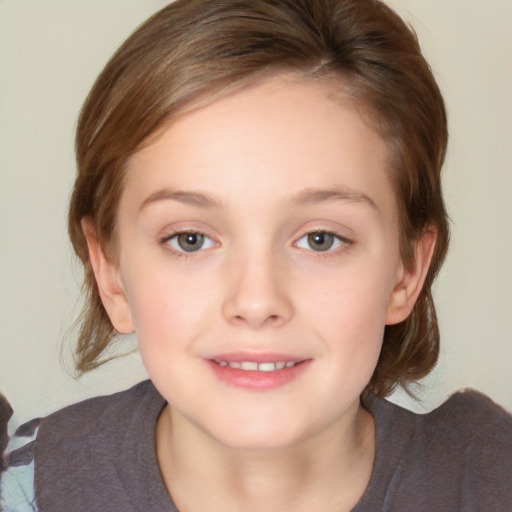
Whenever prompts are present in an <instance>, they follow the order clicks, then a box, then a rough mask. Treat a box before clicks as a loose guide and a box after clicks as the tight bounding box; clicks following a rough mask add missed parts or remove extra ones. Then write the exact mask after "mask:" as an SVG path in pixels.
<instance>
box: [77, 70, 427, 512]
mask: <svg viewBox="0 0 512 512" xmlns="http://www.w3.org/2000/svg"><path fill="white" fill-rule="evenodd" d="M387 162H388V150H387V147H386V144H385V143H384V141H383V140H382V139H381V138H380V137H379V136H378V135H377V134H376V133H375V132H374V131H373V130H372V129H371V127H369V126H368V125H367V124H366V123H365V121H364V120H363V118H362V117H361V115H360V114H359V112H358V110H357V109H356V108H354V107H353V106H351V105H350V104H349V103H348V102H346V101H345V102H344V101H342V100H340V99H339V98H335V94H334V92H333V90H332V87H331V88H329V87H328V86H327V85H325V84H321V83H318V82H312V81H306V80H304V79H299V78H297V77H293V76H289V75H279V76H275V77H273V78H269V79H267V80H265V81H263V82H260V83H257V84H253V85H252V86H250V87H246V88H244V89H243V90H241V91H238V92H235V93H231V94H229V95H227V96H225V97H222V98H220V99H217V100H215V101H214V102H213V103H211V104H209V105H207V106H202V107H201V108H198V109H196V110H193V111H191V112H189V113H187V114H186V115H184V116H183V117H181V118H180V119H179V120H177V121H176V122H174V123H173V124H172V125H171V126H170V127H168V128H167V129H165V130H164V131H163V133H162V135H161V136H159V137H158V139H157V140H156V141H154V142H152V143H151V144H150V145H149V146H148V147H146V148H144V149H143V150H141V151H140V152H139V153H137V154H136V155H134V156H133V157H132V159H131V160H130V162H129V165H128V168H127V176H126V183H125V189H124V191H123V195H122V198H121V203H120V207H119V216H118V240H117V243H118V246H117V258H116V260H115V261H110V260H108V259H107V258H106V257H105V255H104V253H103V252H102V250H101V247H100V246H99V244H98V242H97V239H96V236H95V233H94V231H93V229H92V227H91V225H90V224H89V223H88V222H87V221H84V229H85V232H86V235H87V238H88V242H89V248H90V256H91V262H92V264H93V268H94V271H95V275H96V278H97V281H98V285H99V289H100V293H101V296H102V299H103V302H104V305H105V307H106V309H107V312H108V313H109V316H110V318H111V320H112V322H113V324H114V326H115V327H116V329H117V330H118V331H119V332H131V331H133V330H135V332H136V333H137V338H138V340H139V346H140V353H141V356H142V358H143V361H144V364H145V366H146V369H147V371H148V374H149V376H150V378H151V379H152V381H153V382H154V384H155V386H156V387H157V389H158V390H159V391H160V393H161V394H162V395H163V396H164V397H165V399H166V400H167V401H168V405H167V406H166V408H165V409H164V411H163V413H162V415H161V416H160V419H159V421H158V425H157V429H156V433H157V454H158V460H159V463H160V466H161V470H162V474H163V477H164V480H165V483H166V485H167V487H168V489H169V491H170V492H171V494H172V496H173V499H174V500H175V502H176V504H177V505H178V508H179V509H180V510H182V511H199V510H209V511H215V510H223V511H229V510H238V511H240V510H244V511H245V510H250V511H253V510H254V511H257V510H265V511H272V510H276V511H277V510H281V511H282V510H297V511H300V510H324V511H330V510H336V511H338V512H339V511H342V510H350V509H351V508H352V507H353V506H354V505H355V504H356V503H357V501H358V500H359V498H360V497H361V495H362V494H363V492H364V489H365V488H366V486H367V484H368V481H369V479H370V476H371V469H372V465H373V460H374V455H375V428H374V422H373V418H372V417H371V415H370V414H369V413H368V412H367V411H366V410H365V409H364V408H362V406H361V404H360V399H359V397H360V394H361V392H362V391H363V389H364V388H365V386H366V384H367V383H368V381H369V380H370V377H371V375H372V373H373V371H374V369H375V366H376V364H377V360H378V356H379V352H380V348H381V344H382V338H383V332H384V327H385V325H386V324H392V323H397V322H400V321H402V320H403V319H405V318H406V317H407V315H408V314H409V313H410V311H411V309H412V307H413V305H414V302H415V300H416V298H417V296H418V294H419V292H420V290H421V286H422V284H423V280H424V277H425V274H426V270H427V268H428V264H429V262H430V257H431V253H432V248H433V244H434V235H432V234H429V235H426V236H425V237H424V238H422V239H421V240H420V241H418V242H417V244H416V258H415V263H414V265H412V267H411V268H408V269H405V268H404V267H403V265H402V263H401V260H400V254H399V249H398V222H397V205H396V201H395V197H394V193H393V190H392V188H391V185H390V182H389V179H388V175H389V170H388V169H387ZM183 231H188V232H194V233H201V234H203V235H204V236H205V237H206V238H205V243H204V245H203V246H202V247H201V248H200V249H199V250H194V251H193V252H185V251H183V249H181V248H180V245H179V240H182V239H183V237H182V238H181V239H178V234H179V233H182V232H183ZM315 232H322V233H332V234H334V238H333V239H332V240H333V245H332V247H331V248H329V249H328V250H324V251H320V250H318V246H317V245H311V237H308V235H309V234H311V233H315ZM322 247H323V246H322ZM240 351H243V352H245V353H247V354H249V355H250V354H258V353H262V352H265V353H268V352H279V353H286V354H291V355H293V356H296V357H298V358H300V359H307V360H308V365H307V368H306V369H305V370H304V371H303V372H302V373H301V374H300V375H299V376H298V377H297V378H296V379H295V380H293V381H292V382H290V383H288V384H286V385H284V386H281V387H278V388H276V389H271V390H264V391H258V390H254V389H244V388H240V387H237V386H232V385H229V384H226V383H225V382H223V381H221V380H219V379H218V378H217V377H216V375H215V374H214V372H212V371H211V368H210V366H209V363H208V361H209V360H211V358H213V357H214V356H216V355H218V354H225V353H231V352H240ZM248 360H250V359H249V357H248ZM299 490H300V492H298V491H299Z"/></svg>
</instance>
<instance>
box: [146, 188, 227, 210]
mask: <svg viewBox="0 0 512 512" xmlns="http://www.w3.org/2000/svg"><path fill="white" fill-rule="evenodd" d="M158 201H178V202H180V203H183V204H189V205H191V206H199V207H201V208H220V207H221V202H220V201H219V200H217V199H215V198H214V197H213V196H211V195H209V194H204V193H202V192H193V191H190V192H185V191H182V190H171V189H168V188H164V189H162V190H158V191H157V192H154V193H153V194H151V195H150V196H148V197H147V198H146V199H144V201H143V202H142V204H141V205H140V208H139V210H143V209H144V208H146V206H148V205H150V204H152V203H156V202H158Z"/></svg>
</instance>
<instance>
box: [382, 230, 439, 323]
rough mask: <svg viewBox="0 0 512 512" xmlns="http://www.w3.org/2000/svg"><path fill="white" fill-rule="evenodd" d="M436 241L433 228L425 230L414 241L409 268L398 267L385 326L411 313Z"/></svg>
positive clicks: (397, 321) (399, 320)
mask: <svg viewBox="0 0 512 512" xmlns="http://www.w3.org/2000/svg"><path fill="white" fill-rule="evenodd" d="M436 239H437V233H436V230H435V228H431V229H428V230H425V232H424V234H423V235H422V237H421V238H418V239H417V240H415V241H414V261H413V263H412V265H411V267H410V268H405V267H404V265H403V264H401V265H400V269H399V271H398V273H397V278H396V281H395V286H394V288H393V292H392V294H391V298H390V301H389V305H388V310H387V314H386V324H387V325H392V324H398V323H399V322H402V321H403V320H405V319H406V318H407V317H408V316H409V314H410V313H411V311H412V308H413V307H414V304H415V303H416V300H417V298H418V296H419V294H420V292H421V289H422V288H423V283H424V282H425V277H426V276H427V272H428V269H429V267H430V262H431V261H432V255H433V254H434V247H435V245H436Z"/></svg>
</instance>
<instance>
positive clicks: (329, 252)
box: [159, 229, 353, 258]
mask: <svg viewBox="0 0 512 512" xmlns="http://www.w3.org/2000/svg"><path fill="white" fill-rule="evenodd" d="M187 234H190V235H197V236H201V237H203V238H204V240H209V241H210V242H211V245H209V247H207V248H206V249H209V248H211V247H214V246H215V245H217V243H216V242H215V241H214V240H213V239H212V238H210V237H209V236H207V235H205V234H204V233H201V232H200V231H195V230H183V231H173V232H172V233H169V234H168V235H165V236H164V237H162V238H160V240H159V242H160V244H161V245H167V246H170V250H172V252H173V253H174V255H175V256H176V257H178V258H189V257H193V256H195V255H197V254H198V253H200V252H202V251H203V250H205V248H204V247H203V246H201V247H200V248H199V249H198V250H197V251H186V250H183V249H181V250H180V249H178V248H176V247H173V246H172V245H171V244H170V243H169V242H170V241H171V240H173V239H177V238H178V237H179V236H180V235H187ZM314 235H325V236H329V237H333V238H334V242H333V243H334V244H336V243H338V245H337V246H335V247H334V248H332V247H328V248H327V249H326V250H323V251H321V250H320V251H315V250H314V249H312V248H305V247H300V246H299V245H298V244H299V242H300V241H301V240H303V239H307V238H308V237H310V236H314ZM352 244H353V240H350V239H348V238H346V237H344V236H342V235H339V234H338V233H335V232H333V231H329V230H323V229H318V230H313V231H309V232H307V233H305V234H303V235H302V236H301V237H300V238H299V239H297V241H295V242H294V244H293V245H294V247H298V248H301V249H304V250H306V251H309V252H311V253H313V254H314V255H315V257H329V256H334V255H336V254H337V253H339V252H342V251H344V250H347V249H348V248H349V247H350V246H351V245H352Z"/></svg>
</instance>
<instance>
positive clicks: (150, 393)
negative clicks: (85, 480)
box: [38, 380, 157, 439]
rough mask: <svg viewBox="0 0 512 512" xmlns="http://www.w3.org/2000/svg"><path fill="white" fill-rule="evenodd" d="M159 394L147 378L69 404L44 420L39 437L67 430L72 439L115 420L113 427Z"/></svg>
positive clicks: (100, 430)
mask: <svg viewBox="0 0 512 512" xmlns="http://www.w3.org/2000/svg"><path fill="white" fill-rule="evenodd" d="M156 395H157V392H156V390H155V388H154V386H153V385H152V383H151V382H150V381H148V380H146V381H143V382H140V383H139V384H136V385H135V386H133V387H132V388H130V389H127V390H125V391H121V392H118V393H114V394H111V395H105V396H98V397H94V398H89V399H88V400H84V401H82V402H78V403H76V404H72V405H69V406H67V407H64V408H63V409H60V410H58V411H56V412H54V413H52V414H50V415H49V416H47V417H45V418H44V419H43V421H42V424H41V429H40V430H41V431H40V434H39V436H38V439H40V438H42V437H45V436H46V435H47V433H49V431H50V430H52V429H64V430H65V431H66V435H68V434H69V435H70V436H71V438H74V437H77V436H80V435H81V434H82V433H83V432H87V433H88V434H89V435H90V434H91V432H96V433H101V432H104V431H105V428H106V427H108V426H109V425H112V421H114V426H115V425H116V424H117V425H119V424H120V423H121V422H122V421H123V420H124V419H126V418H130V417H131V416H132V415H133V414H134V412H135V411H137V410H140V409H142V410H143V409H144V408H146V407H149V406H150V404H151V403H152V402H153V401H154V398H155V396H156Z"/></svg>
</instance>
